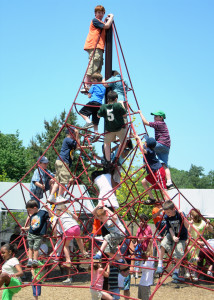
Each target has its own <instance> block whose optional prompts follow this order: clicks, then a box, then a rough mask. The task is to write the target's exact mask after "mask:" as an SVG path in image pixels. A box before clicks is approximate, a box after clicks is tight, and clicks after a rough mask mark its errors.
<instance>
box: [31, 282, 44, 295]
mask: <svg viewBox="0 0 214 300" xmlns="http://www.w3.org/2000/svg"><path fill="white" fill-rule="evenodd" d="M39 283H40V284H41V282H39ZM32 289H33V296H34V297H37V296H41V290H42V287H41V285H32Z"/></svg>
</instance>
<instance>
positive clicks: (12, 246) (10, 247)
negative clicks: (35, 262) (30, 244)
mask: <svg viewBox="0 0 214 300" xmlns="http://www.w3.org/2000/svg"><path fill="white" fill-rule="evenodd" d="M1 248H6V250H7V251H11V252H12V253H14V254H16V253H17V251H18V250H17V244H4V245H3V246H2V247H1Z"/></svg>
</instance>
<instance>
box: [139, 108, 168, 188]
mask: <svg viewBox="0 0 214 300" xmlns="http://www.w3.org/2000/svg"><path fill="white" fill-rule="evenodd" d="M139 113H140V116H141V119H142V121H143V124H144V125H146V126H150V127H152V128H154V130H155V139H156V141H157V144H156V146H155V148H154V150H155V152H156V154H157V157H158V159H159V160H160V162H161V163H162V164H163V167H164V169H165V172H166V179H167V182H166V186H167V189H168V190H170V189H172V188H173V183H172V180H171V174H170V170H169V167H168V158H169V150H170V146H171V140H170V135H169V130H168V127H167V125H166V123H165V122H164V119H166V115H165V113H164V112H163V111H161V110H159V111H157V112H155V113H151V115H154V122H148V121H147V120H146V118H145V117H144V116H143V114H142V112H141V111H140V110H139Z"/></svg>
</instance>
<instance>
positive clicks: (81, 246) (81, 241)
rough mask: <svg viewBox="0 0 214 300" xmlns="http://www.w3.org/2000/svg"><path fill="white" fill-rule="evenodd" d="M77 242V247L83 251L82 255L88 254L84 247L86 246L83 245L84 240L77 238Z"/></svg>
mask: <svg viewBox="0 0 214 300" xmlns="http://www.w3.org/2000/svg"><path fill="white" fill-rule="evenodd" d="M75 240H76V241H77V245H78V247H79V249H80V251H81V253H82V254H86V253H87V252H86V251H85V247H84V244H83V240H82V239H81V238H76V239H75Z"/></svg>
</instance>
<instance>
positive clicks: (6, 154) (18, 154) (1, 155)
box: [0, 131, 27, 181]
mask: <svg viewBox="0 0 214 300" xmlns="http://www.w3.org/2000/svg"><path fill="white" fill-rule="evenodd" d="M26 172H27V159H26V149H25V147H24V146H23V145H22V141H20V140H19V132H18V131H17V132H16V134H3V133H0V175H1V180H4V179H6V181H13V180H15V181H18V180H19V179H20V178H22V176H23V175H24V174H25V173H26ZM5 176H6V177H5ZM4 181H5V180H4Z"/></svg>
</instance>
